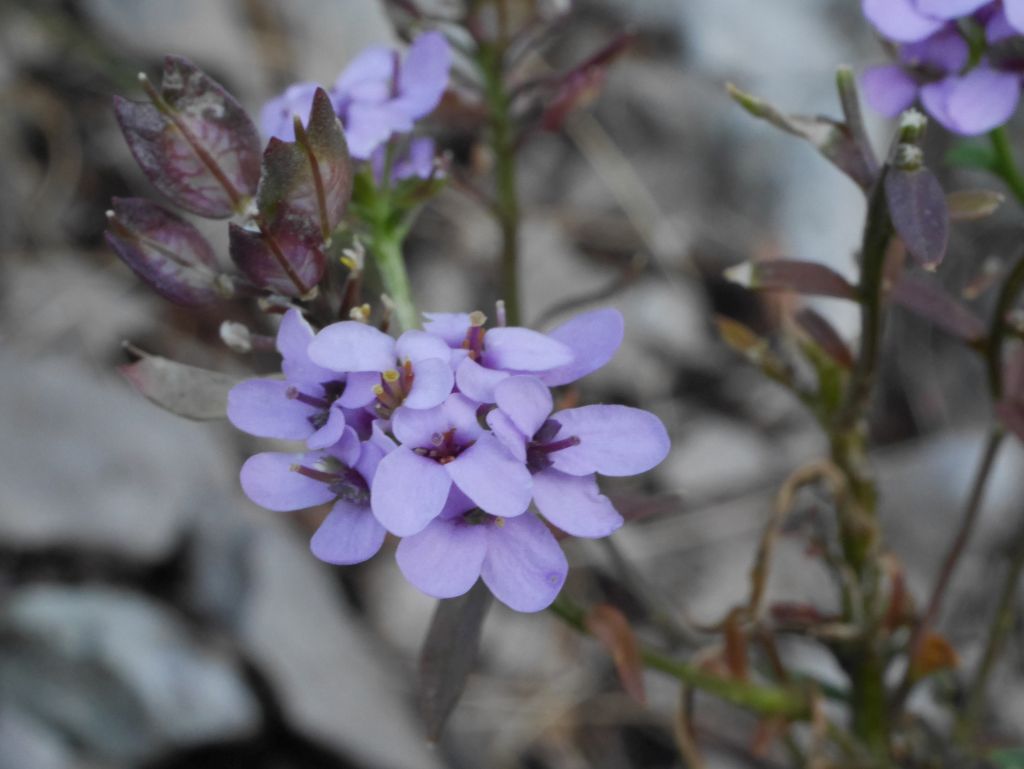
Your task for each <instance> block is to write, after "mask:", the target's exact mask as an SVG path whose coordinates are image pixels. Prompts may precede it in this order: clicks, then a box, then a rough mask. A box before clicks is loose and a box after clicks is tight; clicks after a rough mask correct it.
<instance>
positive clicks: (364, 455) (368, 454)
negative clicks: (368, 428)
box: [355, 438, 395, 485]
mask: <svg viewBox="0 0 1024 769" xmlns="http://www.w3.org/2000/svg"><path fill="white" fill-rule="evenodd" d="M388 440H389V441H390V438H389V439H388ZM394 447H395V445H394V444H393V443H392V444H391V446H390V447H389V448H387V449H384V448H381V446H380V444H378V443H376V442H374V441H365V442H364V443H362V444H361V446H360V451H359V460H358V461H357V462H356V463H355V469H356V471H357V472H358V473H359V474H360V475H361V476H363V480H365V481H366V483H367V484H368V485H370V484H372V483H373V479H374V476H376V475H377V466H378V465H379V464H380V461H381V460H382V459H384V457H385V456H387V454H388V453H389V452H390V451H393V450H394Z"/></svg>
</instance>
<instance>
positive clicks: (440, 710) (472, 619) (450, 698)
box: [419, 581, 491, 742]
mask: <svg viewBox="0 0 1024 769" xmlns="http://www.w3.org/2000/svg"><path fill="white" fill-rule="evenodd" d="M490 606H491V593H490V591H489V590H488V589H487V586H486V585H484V583H483V582H479V581H478V582H477V583H476V584H475V585H474V586H473V587H472V588H471V589H470V591H469V592H468V593H466V594H465V595H462V596H459V597H458V598H449V599H447V600H444V601H440V602H439V603H438V604H437V609H436V611H435V612H434V618H433V619H432V620H431V622H430V630H428V631H427V637H426V639H425V640H424V641H423V648H422V649H421V651H420V690H419V702H420V710H421V712H422V714H423V719H424V721H425V722H426V727H427V737H428V739H430V740H431V741H433V742H436V741H437V740H438V738H440V736H441V732H442V730H443V729H444V725H445V722H446V721H447V720H448V716H449V715H451V712H452V710H454V709H455V705H456V704H457V703H458V701H459V698H460V697H461V696H462V690H463V689H465V688H466V679H467V678H468V677H469V674H470V673H471V672H472V670H473V666H474V665H475V664H476V656H477V649H478V647H479V646H480V632H481V630H482V629H483V625H484V619H485V618H486V617H487V610H488V609H489V608H490Z"/></svg>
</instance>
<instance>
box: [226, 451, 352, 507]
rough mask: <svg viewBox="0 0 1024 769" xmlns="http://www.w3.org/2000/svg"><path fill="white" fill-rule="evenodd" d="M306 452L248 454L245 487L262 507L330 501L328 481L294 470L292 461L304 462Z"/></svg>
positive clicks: (330, 494) (244, 471)
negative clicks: (317, 479) (318, 479)
mask: <svg viewBox="0 0 1024 769" xmlns="http://www.w3.org/2000/svg"><path fill="white" fill-rule="evenodd" d="M309 459H310V457H309V455H306V454H282V453H279V452H266V453H263V454H256V455H254V456H251V457H249V458H248V459H247V460H246V461H245V464H244V465H242V471H241V473H240V474H239V477H240V479H241V482H242V491H244V492H245V495H246V496H247V497H249V499H251V500H252V501H253V502H255V503H256V504H257V505H259V506H260V507H265V508H267V509H268V510H276V511H279V512H284V511H288V510H301V509H303V508H305V507H314V506H315V505H322V504H324V503H325V502H330V501H331V500H333V499H334V497H335V495H334V493H333V492H332V491H331V490H330V489H329V488H327V485H326V484H324V483H321V482H320V481H314V480H313V479H312V478H307V477H306V476H304V475H299V473H296V472H294V471H293V470H292V469H291V468H292V466H293V465H300V464H305V463H307V462H308V460H309Z"/></svg>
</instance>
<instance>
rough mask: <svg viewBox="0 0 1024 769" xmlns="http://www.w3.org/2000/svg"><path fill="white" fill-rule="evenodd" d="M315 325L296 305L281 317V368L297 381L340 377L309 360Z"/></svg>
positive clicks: (278, 348)
mask: <svg viewBox="0 0 1024 769" xmlns="http://www.w3.org/2000/svg"><path fill="white" fill-rule="evenodd" d="M314 333H315V332H314V331H313V327H312V326H310V325H309V323H308V322H307V321H306V319H305V318H304V317H302V313H301V312H299V310H297V309H295V308H294V307H293V308H292V309H290V310H288V312H286V313H285V314H284V317H283V318H281V325H280V326H278V328H277V351H278V352H279V353H281V358H282V362H281V370H282V371H284V375H285V378H286V379H287V380H288V381H289V382H292V383H294V384H309V385H312V384H317V385H319V384H321V383H323V382H330V381H333V380H335V379H337V378H338V374H337V373H336V372H334V371H329V370H328V369H325V368H322V367H320V366H318V365H316V364H315V363H313V361H311V360H310V359H309V343H310V342H312V341H313V336H314Z"/></svg>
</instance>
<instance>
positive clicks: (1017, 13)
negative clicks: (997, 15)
mask: <svg viewBox="0 0 1024 769" xmlns="http://www.w3.org/2000/svg"><path fill="white" fill-rule="evenodd" d="M1003 13H1005V14H1006V21H1007V23H1008V24H1009V25H1010V26H1011V27H1013V28H1014V29H1015V30H1017V31H1018V32H1020V33H1022V34H1024V0H1003Z"/></svg>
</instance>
